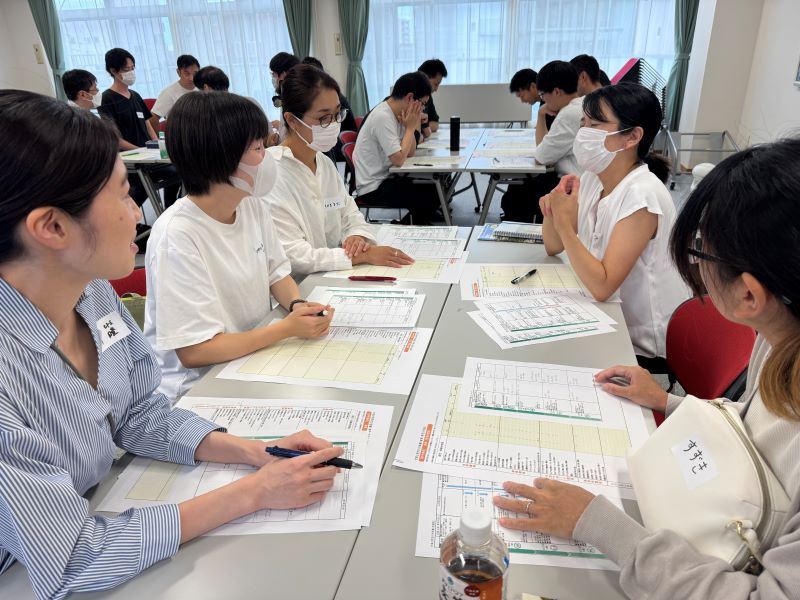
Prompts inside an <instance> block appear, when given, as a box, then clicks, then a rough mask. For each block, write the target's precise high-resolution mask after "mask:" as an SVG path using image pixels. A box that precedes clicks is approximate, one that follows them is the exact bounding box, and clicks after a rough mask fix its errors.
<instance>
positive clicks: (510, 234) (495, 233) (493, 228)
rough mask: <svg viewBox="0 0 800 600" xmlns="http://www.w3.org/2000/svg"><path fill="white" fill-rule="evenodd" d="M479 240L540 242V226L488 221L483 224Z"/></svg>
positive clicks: (541, 239) (541, 241)
mask: <svg viewBox="0 0 800 600" xmlns="http://www.w3.org/2000/svg"><path fill="white" fill-rule="evenodd" d="M478 239H479V240H483V241H493V242H526V243H528V244H542V243H544V240H543V238H542V226H541V225H538V224H531V223H515V222H512V221H505V222H503V223H489V224H487V225H484V226H483V231H482V232H481V235H480V236H479V237H478Z"/></svg>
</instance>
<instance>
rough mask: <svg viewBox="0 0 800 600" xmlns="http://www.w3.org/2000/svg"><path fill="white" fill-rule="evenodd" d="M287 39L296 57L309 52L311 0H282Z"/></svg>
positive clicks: (304, 55) (301, 56) (301, 57)
mask: <svg viewBox="0 0 800 600" xmlns="http://www.w3.org/2000/svg"><path fill="white" fill-rule="evenodd" d="M283 10H284V12H285V13H286V25H287V26H288V27H289V39H290V40H291V42H292V50H293V51H294V53H295V55H296V56H297V58H299V59H300V60H303V59H304V58H305V57H306V56H308V55H309V54H310V53H311V0H283Z"/></svg>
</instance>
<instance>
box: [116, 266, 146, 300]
mask: <svg viewBox="0 0 800 600" xmlns="http://www.w3.org/2000/svg"><path fill="white" fill-rule="evenodd" d="M109 283H110V284H111V287H113V288H114V291H115V292H117V296H122V295H123V294H139V295H140V296H147V277H146V274H145V270H144V269H134V270H133V272H132V273H131V274H130V275H128V276H127V277H123V278H122V279H114V280H111V281H109Z"/></svg>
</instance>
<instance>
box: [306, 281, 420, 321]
mask: <svg viewBox="0 0 800 600" xmlns="http://www.w3.org/2000/svg"><path fill="white" fill-rule="evenodd" d="M414 292H415V290H413V289H408V288H387V287H380V288H378V287H374V288H333V287H321V286H317V287H315V288H314V290H313V291H312V292H311V294H310V295H309V296H308V300H309V302H319V303H320V304H325V305H330V306H332V307H333V308H335V309H336V311H335V312H334V313H333V321H331V326H332V327H414V326H415V325H416V324H417V320H418V319H419V314H420V312H422V304H423V303H424V302H425V296H424V295H423V294H415V293H414Z"/></svg>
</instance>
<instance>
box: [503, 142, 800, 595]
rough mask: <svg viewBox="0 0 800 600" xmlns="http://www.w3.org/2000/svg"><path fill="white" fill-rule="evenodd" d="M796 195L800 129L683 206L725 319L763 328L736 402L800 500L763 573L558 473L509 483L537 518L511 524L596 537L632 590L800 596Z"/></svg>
mask: <svg viewBox="0 0 800 600" xmlns="http://www.w3.org/2000/svg"><path fill="white" fill-rule="evenodd" d="M798 197H800V139H796V140H785V141H781V142H777V143H773V144H765V145H763V146H758V147H754V148H749V149H747V150H744V151H742V152H739V153H737V154H735V155H733V156H731V157H729V158H727V159H726V160H724V161H723V162H721V163H720V164H719V165H718V166H717V167H716V168H715V169H713V170H712V171H711V172H710V173H709V174H708V176H707V177H706V178H705V179H703V181H702V182H701V183H700V185H699V186H698V187H697V189H696V190H695V191H694V192H693V193H692V195H691V196H690V197H689V199H688V200H687V202H686V205H685V207H684V208H683V210H682V212H681V213H680V214H679V215H678V220H677V222H676V223H675V228H674V230H673V234H672V240H671V251H672V257H673V259H674V261H675V264H676V266H677V268H678V271H679V272H680V273H681V276H682V277H683V279H684V280H685V281H686V283H687V284H689V285H690V286H692V288H693V289H694V291H695V293H697V294H701V293H703V291H704V290H707V291H708V294H709V296H710V297H711V300H712V301H713V302H714V305H715V306H716V307H717V308H718V309H719V311H720V312H721V313H722V315H723V316H724V317H725V318H727V319H728V320H730V321H733V322H736V323H741V324H744V325H747V326H750V327H752V328H754V329H755V330H756V331H758V333H759V336H758V339H757V340H756V344H755V347H754V348H753V353H752V356H751V359H750V366H749V369H748V380H747V389H746V391H745V395H744V399H745V401H743V402H740V403H736V404H734V406H735V407H736V408H737V409H738V411H739V413H740V415H741V417H742V420H743V422H744V425H745V429H746V431H747V434H748V435H749V438H750V440H751V441H752V442H753V444H754V446H755V447H756V448H757V450H758V452H759V453H760V455H761V457H762V458H763V460H764V461H765V463H766V464H767V465H768V466H769V467H770V469H771V470H772V472H773V473H774V474H775V476H776V477H777V479H778V481H779V482H780V484H781V486H782V487H783V489H784V490H785V491H786V493H787V495H788V496H789V497H790V498H791V503H790V505H789V508H788V510H787V513H786V518H785V521H784V523H783V524H782V525H781V529H780V531H779V533H778V535H777V536H776V537H775V538H774V539H775V541H774V542H773V543H772V544H771V545H770V544H765V546H764V547H762V548H761V550H762V552H763V558H762V561H761V562H762V565H763V571H761V572H760V574H758V575H756V574H751V573H749V572H745V571H735V570H734V569H733V568H732V567H731V565H730V564H729V563H727V562H725V561H723V560H721V559H719V558H715V557H712V556H707V555H703V554H701V553H700V552H698V551H697V550H696V549H695V548H694V547H693V546H692V545H691V544H690V543H689V542H688V541H687V540H686V539H684V538H682V537H680V536H679V535H677V534H676V533H674V532H672V531H669V530H659V531H649V530H647V529H646V528H645V527H642V525H640V524H639V523H638V522H637V521H635V520H634V519H632V518H631V517H629V516H628V515H626V514H625V513H624V512H622V511H621V510H620V509H618V508H617V507H616V506H614V505H613V504H612V503H611V502H609V501H608V500H607V499H606V498H604V497H603V496H594V495H593V494H591V493H590V492H588V491H586V490H584V489H583V488H581V487H578V486H574V485H570V484H566V483H562V482H558V481H553V480H549V479H537V480H536V481H534V482H533V486H528V485H523V484H519V483H512V482H507V483H505V484H504V489H505V491H506V492H507V493H508V494H510V496H509V497H501V496H497V497H495V499H494V502H495V504H496V505H497V506H499V507H501V508H505V509H508V510H511V511H514V512H516V513H520V514H524V513H525V512H528V514H529V518H521V519H520V518H515V519H511V518H505V519H501V520H500V524H501V525H502V526H504V527H508V528H511V529H522V530H530V531H542V532H544V533H548V534H552V535H556V536H560V537H565V538H575V539H580V540H583V541H585V542H587V543H589V544H592V545H593V546H595V547H597V548H598V549H599V550H600V551H602V552H603V553H604V554H606V556H608V557H609V558H610V559H611V560H613V561H614V562H615V563H616V564H618V565H619V566H620V585H621V587H622V589H623V590H624V592H625V593H626V594H627V595H628V596H629V597H631V598H669V599H674V598H681V599H682V600H692V599H697V600H700V599H702V600H716V599H725V600H735V599H744V598H751V599H769V600H778V599H789V598H795V599H797V598H800V568H798V566H800V235H798V226H797V224H798V223H800V203H798V202H797V198H798ZM767 207H768V210H766V209H767ZM742 223H747V226H746V227H742V226H741V224H742ZM767 240H768V241H767ZM698 266H699V271H698V269H697V267H698ZM698 272H699V275H700V276H699V277H698V276H697V273H698ZM612 376H622V377H625V378H628V379H629V380H630V382H631V383H630V386H627V387H621V386H618V385H614V384H612V383H610V382H609V381H608V380H609V377H612ZM595 378H596V380H597V381H598V382H599V383H601V384H602V388H603V389H604V390H605V391H607V392H609V393H612V394H616V395H618V396H622V397H625V398H628V399H630V400H632V401H633V402H636V403H637V404H640V405H641V406H644V407H647V408H653V409H657V410H662V411H666V413H667V415H669V414H670V413H671V412H672V411H674V410H675V408H676V407H677V406H678V405H679V404H680V402H681V400H682V398H678V397H676V396H673V395H671V394H669V395H668V394H667V393H666V392H665V391H664V390H663V389H661V387H660V386H659V385H658V384H657V383H656V381H655V380H654V379H653V378H652V377H651V376H650V374H649V373H648V372H647V371H645V370H644V369H641V368H639V367H625V366H616V367H611V368H609V369H606V370H604V371H601V372H600V373H598V374H597V375H596V376H595ZM513 496H516V497H513Z"/></svg>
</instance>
